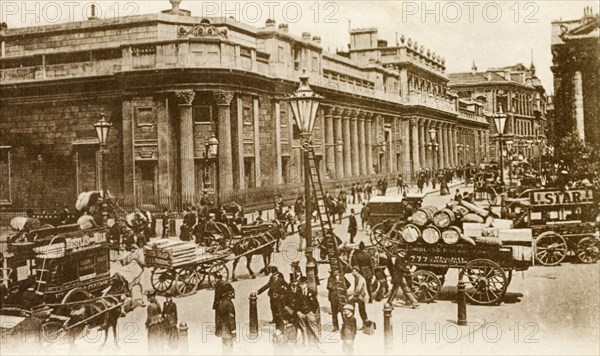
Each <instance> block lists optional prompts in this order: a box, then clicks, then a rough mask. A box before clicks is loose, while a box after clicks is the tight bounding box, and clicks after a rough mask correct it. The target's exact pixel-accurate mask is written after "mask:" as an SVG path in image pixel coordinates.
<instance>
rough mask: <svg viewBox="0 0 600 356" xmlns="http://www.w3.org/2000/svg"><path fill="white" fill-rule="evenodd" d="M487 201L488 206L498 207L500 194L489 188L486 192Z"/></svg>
mask: <svg viewBox="0 0 600 356" xmlns="http://www.w3.org/2000/svg"><path fill="white" fill-rule="evenodd" d="M486 192H487V194H486V195H487V201H488V203H489V204H490V206H495V205H498V200H499V198H500V194H498V192H496V189H494V187H489V188H488V189H487V190H486Z"/></svg>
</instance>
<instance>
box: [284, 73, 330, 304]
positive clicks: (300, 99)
mask: <svg viewBox="0 0 600 356" xmlns="http://www.w3.org/2000/svg"><path fill="white" fill-rule="evenodd" d="M322 99H323V97H322V96H320V95H318V94H316V93H315V92H313V91H312V89H311V88H310V86H309V85H308V75H306V73H305V72H304V73H303V74H302V76H301V77H300V86H299V87H298V90H296V92H295V93H294V94H292V95H291V96H290V97H289V98H288V102H289V103H290V107H291V108H292V113H293V114H294V120H295V122H296V126H298V129H299V130H300V136H301V138H302V150H303V151H304V152H303V153H304V201H305V210H306V216H305V222H304V231H305V232H304V237H305V239H306V251H305V256H306V277H307V279H308V288H309V289H310V290H311V291H313V292H314V293H316V292H317V284H316V280H315V272H316V268H317V264H316V261H315V259H314V257H313V255H312V252H313V241H312V226H311V221H312V206H311V205H312V196H313V195H312V194H311V186H310V176H311V172H310V166H309V151H310V145H311V134H312V131H313V127H314V125H315V120H316V117H317V110H318V109H319V104H320V102H321V100H322Z"/></svg>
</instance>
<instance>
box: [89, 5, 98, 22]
mask: <svg viewBox="0 0 600 356" xmlns="http://www.w3.org/2000/svg"><path fill="white" fill-rule="evenodd" d="M97 18H98V17H97V16H96V5H95V4H92V14H91V15H90V16H88V20H96V19H97Z"/></svg>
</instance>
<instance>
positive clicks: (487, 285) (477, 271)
mask: <svg viewBox="0 0 600 356" xmlns="http://www.w3.org/2000/svg"><path fill="white" fill-rule="evenodd" d="M460 273H461V274H463V273H464V276H465V277H466V281H465V287H466V294H467V298H469V300H470V301H471V302H473V303H475V304H481V305H492V304H499V303H500V302H502V298H503V297H504V294H505V293H506V287H507V286H508V283H507V282H506V275H505V274H504V270H502V267H500V266H499V265H498V264H497V263H495V262H493V261H490V260H486V259H476V260H472V261H469V262H468V263H467V264H466V265H465V267H464V268H463V269H462V271H461V272H460Z"/></svg>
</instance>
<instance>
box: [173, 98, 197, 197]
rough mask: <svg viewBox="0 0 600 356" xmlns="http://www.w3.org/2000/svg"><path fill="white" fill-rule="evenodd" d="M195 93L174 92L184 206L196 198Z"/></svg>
mask: <svg viewBox="0 0 600 356" xmlns="http://www.w3.org/2000/svg"><path fill="white" fill-rule="evenodd" d="M195 96H196V93H194V91H193V90H182V91H177V92H175V97H176V98H177V105H178V106H179V131H180V135H179V148H180V157H179V162H180V168H181V197H182V203H183V204H184V205H185V206H188V205H194V204H195V198H196V174H195V173H196V172H195V167H194V123H193V120H192V102H193V101H194V97H195Z"/></svg>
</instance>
